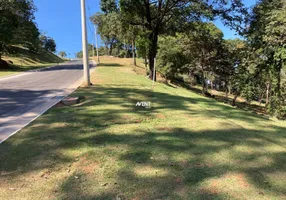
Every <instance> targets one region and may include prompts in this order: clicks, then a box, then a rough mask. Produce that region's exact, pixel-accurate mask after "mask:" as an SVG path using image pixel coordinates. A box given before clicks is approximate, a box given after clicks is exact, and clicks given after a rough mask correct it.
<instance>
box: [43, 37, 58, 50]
mask: <svg viewBox="0 0 286 200" xmlns="http://www.w3.org/2000/svg"><path fill="white" fill-rule="evenodd" d="M40 41H41V45H42V47H43V48H44V49H45V50H47V51H50V52H55V51H56V48H57V45H56V42H55V40H54V39H53V38H51V37H48V36H45V35H41V36H40Z"/></svg>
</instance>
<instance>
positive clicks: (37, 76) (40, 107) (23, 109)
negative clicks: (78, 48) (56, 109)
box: [0, 61, 94, 143]
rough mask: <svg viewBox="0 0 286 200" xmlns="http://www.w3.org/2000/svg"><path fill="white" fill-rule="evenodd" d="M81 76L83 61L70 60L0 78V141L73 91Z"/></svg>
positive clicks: (80, 80)
mask: <svg viewBox="0 0 286 200" xmlns="http://www.w3.org/2000/svg"><path fill="white" fill-rule="evenodd" d="M90 68H91V69H90V70H93V69H94V66H93V65H90ZM82 77H83V65H82V61H71V62H69V63H65V64H61V65H59V66H55V67H51V68H45V69H42V70H38V71H33V72H25V73H22V74H20V75H15V76H11V77H7V78H2V79H0V143H2V142H3V141H4V140H6V139H7V138H9V137H10V136H12V135H13V134H15V133H16V132H17V131H19V130H20V129H22V128H23V127H25V126H26V125H27V124H29V123H30V122H31V121H33V120H34V119H35V118H37V117H38V116H39V115H41V114H42V113H44V112H45V111H46V110H48V109H49V108H50V107H52V106H53V105H54V104H56V103H57V102H58V101H60V100H61V99H62V98H63V97H64V96H66V95H68V94H70V93H71V92H73V91H74V90H75V89H76V88H77V87H78V86H79V85H80V84H81V83H82Z"/></svg>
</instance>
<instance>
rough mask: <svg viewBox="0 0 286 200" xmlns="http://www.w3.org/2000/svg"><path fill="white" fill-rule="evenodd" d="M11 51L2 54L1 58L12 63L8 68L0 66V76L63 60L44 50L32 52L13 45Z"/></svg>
mask: <svg viewBox="0 0 286 200" xmlns="http://www.w3.org/2000/svg"><path fill="white" fill-rule="evenodd" d="M11 51H12V53H11V54H9V55H6V56H3V57H2V59H3V60H5V61H12V62H13V64H12V65H10V67H9V68H8V69H1V67H0V77H2V76H7V75H12V74H16V73H19V72H23V71H28V70H32V69H37V68H42V67H48V66H52V65H56V64H58V63H61V62H64V60H63V59H61V58H59V57H58V56H56V55H55V54H53V53H51V52H48V51H46V50H42V51H41V52H40V53H33V52H30V51H29V50H27V49H25V48H22V47H16V46H13V47H12V49H11Z"/></svg>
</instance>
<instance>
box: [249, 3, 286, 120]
mask: <svg viewBox="0 0 286 200" xmlns="http://www.w3.org/2000/svg"><path fill="white" fill-rule="evenodd" d="M285 10H286V2H285V1H282V0H272V1H270V0H260V1H259V2H258V3H257V4H256V6H255V7H254V9H253V17H252V18H251V20H250V22H249V27H250V28H249V30H248V32H247V38H248V40H249V41H250V43H251V45H252V47H253V49H254V52H255V53H256V54H257V57H258V59H257V58H256V59H255V61H256V66H255V69H256V72H257V73H258V74H262V75H260V76H262V77H265V82H266V81H267V82H270V84H271V86H272V87H271V91H270V92H269V94H270V95H271V97H270V103H269V111H270V113H272V114H274V115H276V116H278V117H279V115H281V112H280V110H283V103H281V102H284V100H285V99H284V98H285V97H283V95H282V93H283V92H284V91H283V87H282V84H283V80H282V72H283V67H284V66H285V63H286V36H285V30H286V11H285ZM257 87H259V86H257Z"/></svg>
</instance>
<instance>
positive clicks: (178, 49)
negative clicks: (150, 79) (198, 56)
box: [157, 35, 187, 80]
mask: <svg viewBox="0 0 286 200" xmlns="http://www.w3.org/2000/svg"><path fill="white" fill-rule="evenodd" d="M182 37H183V36H182V35H178V36H177V37H172V36H167V37H162V38H159V51H158V55H157V61H158V62H157V66H158V70H159V71H160V72H161V73H162V74H163V75H164V77H165V78H166V79H169V80H173V79H174V78H175V77H176V76H177V75H178V74H182V73H183V72H184V66H185V65H186V64H187V58H186V57H185V55H184V54H183V46H182V45H181V43H182Z"/></svg>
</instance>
